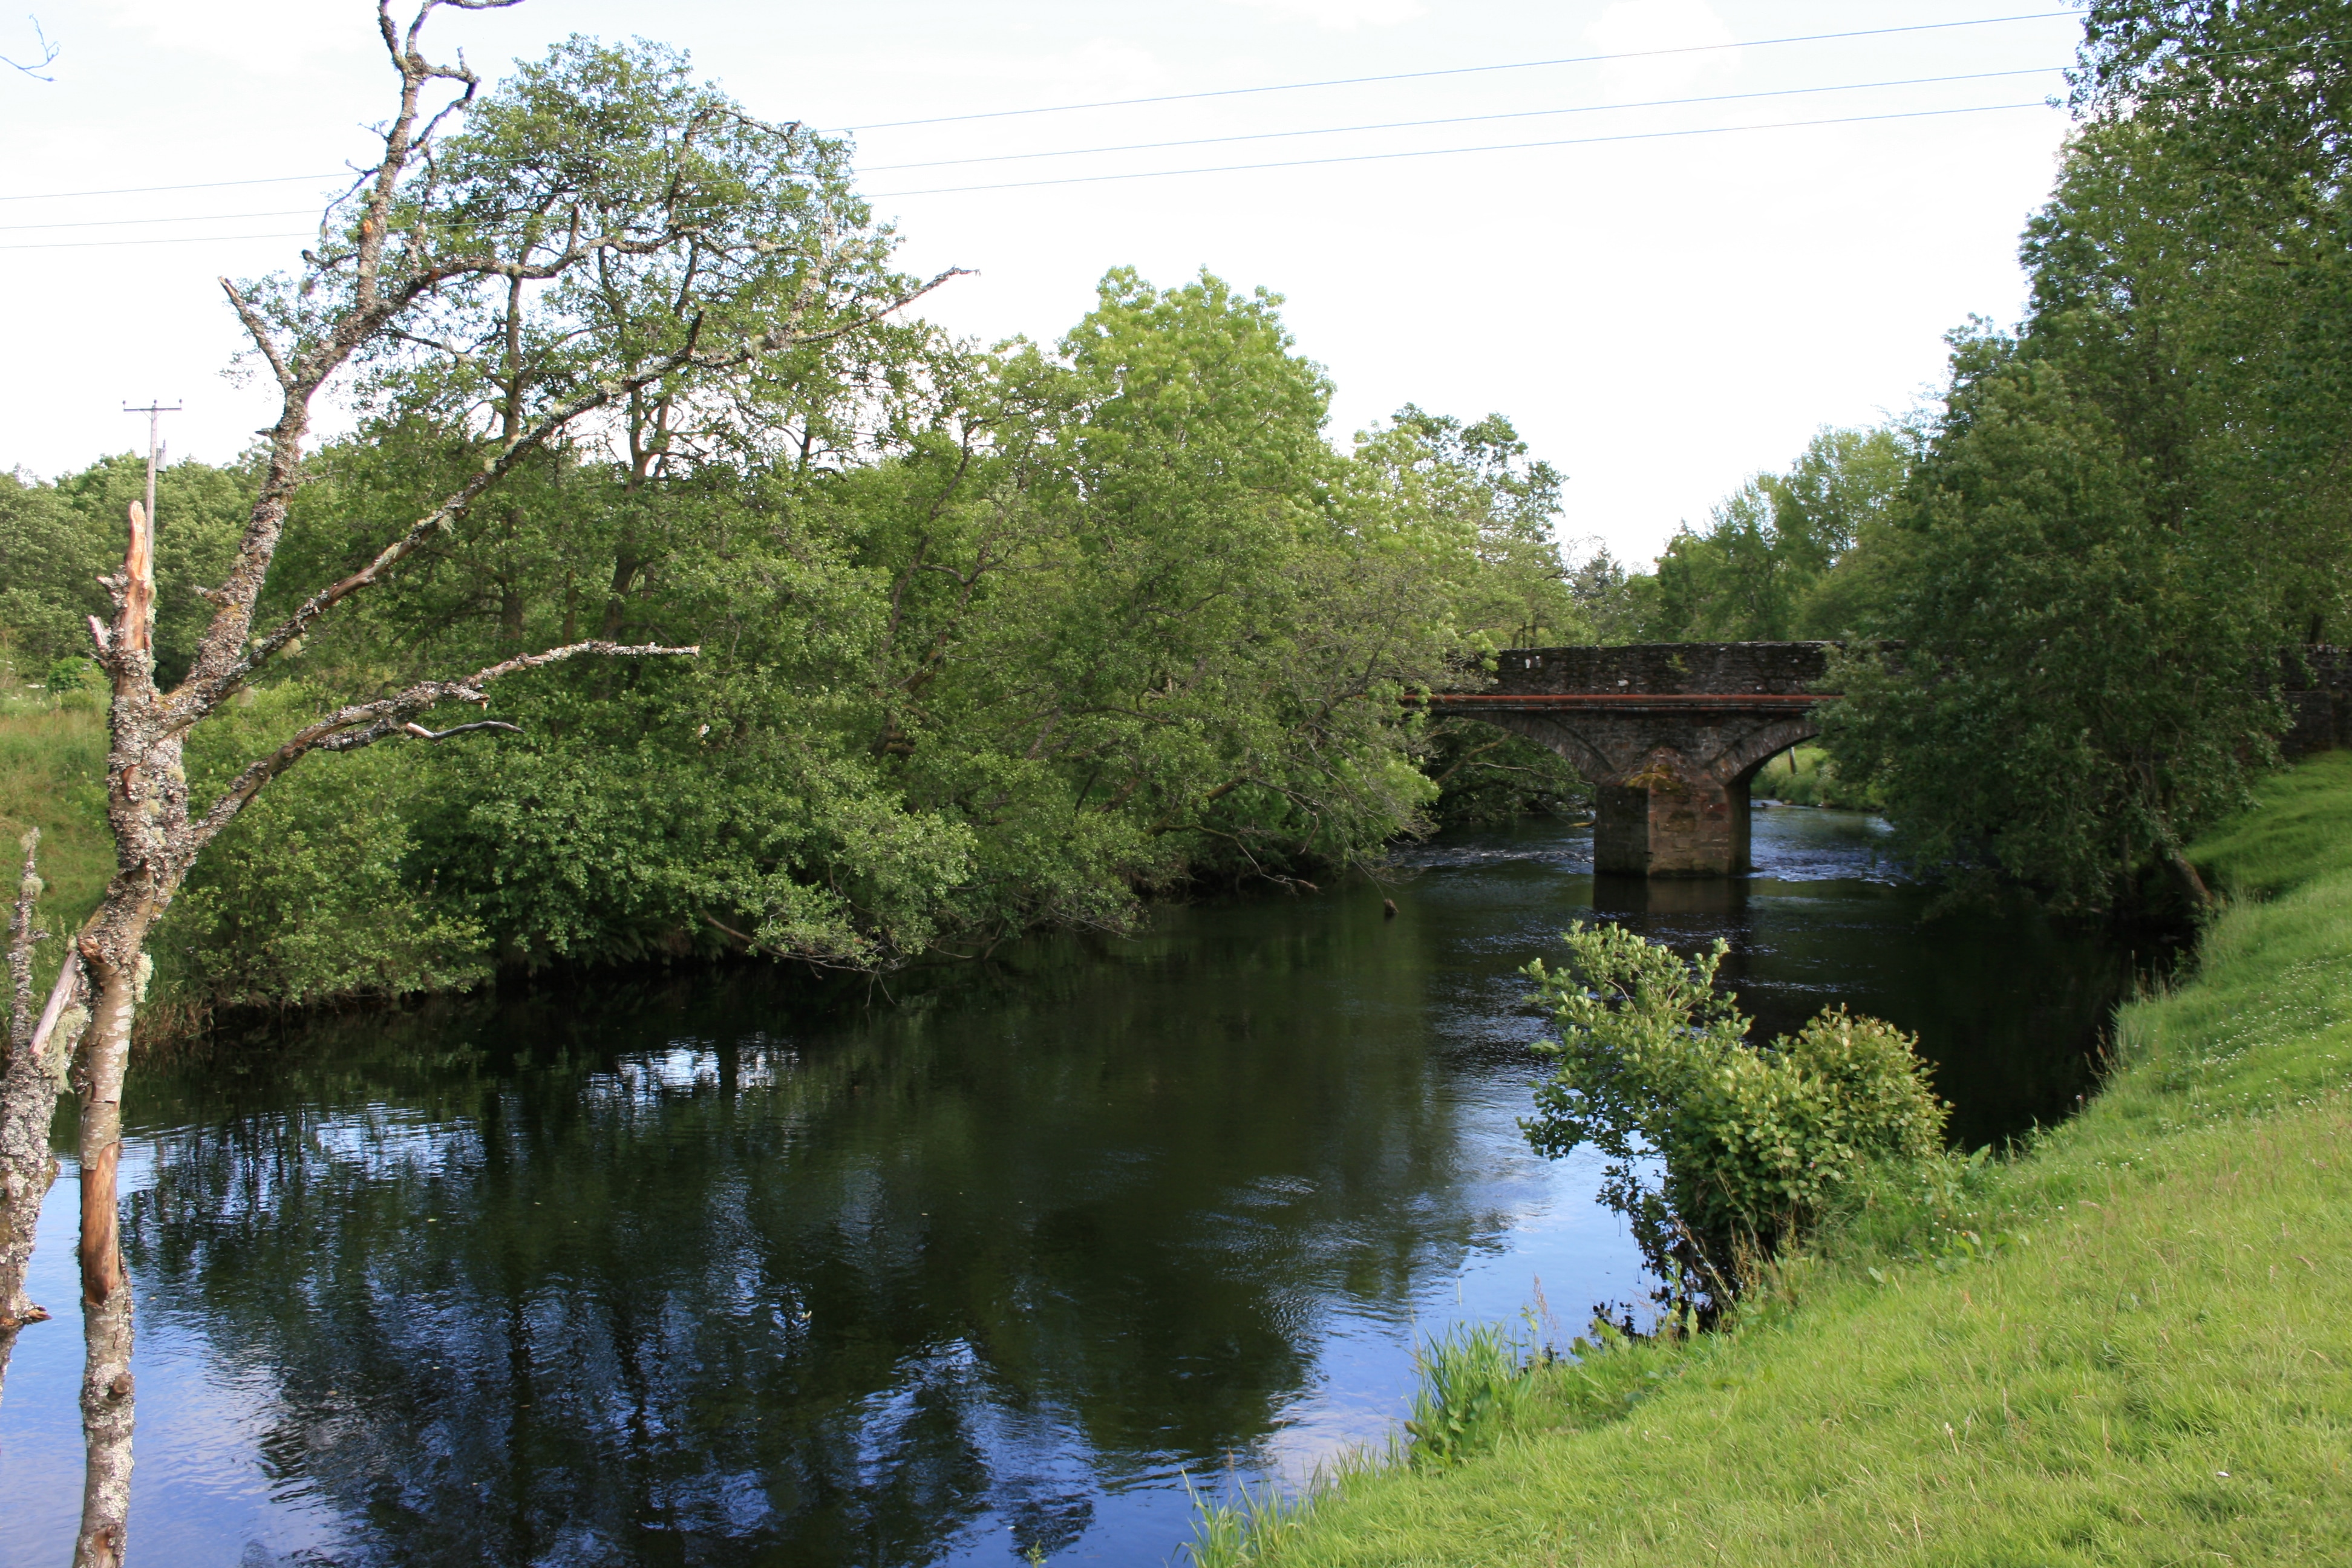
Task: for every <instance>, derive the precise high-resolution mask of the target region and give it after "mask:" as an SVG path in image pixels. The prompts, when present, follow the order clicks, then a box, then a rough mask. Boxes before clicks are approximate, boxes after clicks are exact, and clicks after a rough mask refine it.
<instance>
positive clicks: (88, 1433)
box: [74, 922, 144, 1568]
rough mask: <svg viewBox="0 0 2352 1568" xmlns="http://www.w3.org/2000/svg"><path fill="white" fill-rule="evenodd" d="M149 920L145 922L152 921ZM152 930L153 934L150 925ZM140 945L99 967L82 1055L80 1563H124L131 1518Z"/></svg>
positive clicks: (78, 1566)
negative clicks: (128, 1232)
mask: <svg viewBox="0 0 2352 1568" xmlns="http://www.w3.org/2000/svg"><path fill="white" fill-rule="evenodd" d="M142 924H143V922H142ZM140 934H142V935H143V934H144V932H143V931H141V933H140ZM139 956H140V949H139V948H138V947H136V946H134V947H132V948H131V962H130V963H128V964H125V963H105V962H103V961H102V960H101V961H100V962H99V963H98V964H97V965H96V967H97V968H98V970H99V974H100V979H99V996H98V1007H97V1017H96V1018H95V1020H93V1022H92V1025H91V1027H90V1030H89V1038H88V1040H87V1042H86V1043H85V1045H84V1047H83V1049H82V1054H81V1073H80V1077H81V1085H80V1087H81V1092H82V1107H81V1141H80V1144H79V1157H80V1161H81V1322H82V1340H83V1344H84V1347H85V1353H84V1360H83V1363H82V1376H81V1424H82V1437H83V1441H84V1444H85V1446H86V1448H85V1453H86V1458H85V1468H84V1470H83V1478H82V1494H81V1531H80V1533H79V1535H78V1536H77V1537H76V1538H75V1540H74V1568H121V1563H122V1554H123V1548H124V1545H125V1543H126V1542H127V1540H128V1533H129V1521H130V1517H131V1427H132V1424H133V1419H132V1418H133V1415H134V1414H135V1409H136V1405H137V1396H136V1392H135V1388H134V1385H133V1384H132V1382H131V1276H130V1275H129V1273H128V1272H127V1271H126V1270H125V1269H124V1268H123V1267H122V1247H121V1229H120V1225H121V1221H120V1215H121V1196H120V1193H119V1188H118V1180H117V1179H118V1176H119V1173H120V1171H121V1163H122V1078H123V1069H124V1068H125V1067H126V1066H127V1065H128V1063H129V1061H130V1058H131V1016H132V1014H133V1011H134V1009H135V1008H136V1006H137V1001H138V993H139V988H140V975H139V970H140V967H141V965H140V962H139Z"/></svg>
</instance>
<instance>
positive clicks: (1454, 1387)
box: [1404, 1323, 1549, 1468]
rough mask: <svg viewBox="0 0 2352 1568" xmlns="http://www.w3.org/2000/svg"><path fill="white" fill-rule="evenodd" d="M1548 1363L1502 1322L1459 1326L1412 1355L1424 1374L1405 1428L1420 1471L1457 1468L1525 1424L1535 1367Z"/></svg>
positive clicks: (1419, 1370)
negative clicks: (1449, 1466) (1519, 1424)
mask: <svg viewBox="0 0 2352 1568" xmlns="http://www.w3.org/2000/svg"><path fill="white" fill-rule="evenodd" d="M1547 1359H1549V1358H1548V1357H1546V1356H1545V1355H1544V1354H1543V1352H1540V1351H1538V1349H1536V1347H1534V1346H1532V1345H1530V1344H1528V1342H1526V1339H1525V1337H1524V1336H1522V1335H1518V1334H1515V1333H1514V1332H1513V1331H1511V1330H1509V1329H1508V1328H1507V1327H1505V1326H1503V1325H1501V1324H1499V1323H1458V1324H1456V1325H1454V1328H1452V1329H1450V1330H1449V1331H1446V1332H1445V1333H1444V1335H1442V1336H1441V1337H1439V1338H1438V1339H1435V1340H1433V1341H1431V1342H1429V1343H1428V1344H1427V1345H1424V1346H1423V1348H1422V1349H1421V1350H1419V1351H1418V1352H1415V1353H1414V1357H1413V1363H1414V1366H1415V1369H1416V1371H1417V1372H1418V1373H1419V1375H1420V1384H1419V1386H1418V1387H1417V1388H1416V1389H1415V1390H1414V1392H1413V1396H1412V1419H1410V1420H1408V1421H1407V1422H1406V1423H1405V1424H1404V1429H1405V1434H1406V1436H1407V1437H1408V1438H1409V1439H1410V1440H1411V1447H1410V1449H1409V1452H1410V1454H1411V1456H1412V1462H1413V1463H1414V1464H1415V1465H1418V1466H1423V1467H1425V1468H1443V1467H1444V1466H1447V1465H1458V1464H1460V1463H1461V1462H1462V1461H1463V1460H1465V1459H1466V1458H1470V1457H1471V1456H1472V1455H1474V1454H1481V1453H1485V1452H1486V1451H1487V1450H1489V1449H1491V1448H1492V1447H1494V1446H1495V1443H1496V1439H1497V1438H1499V1437H1500V1436H1502V1435H1503V1434H1504V1433H1505V1432H1507V1431H1508V1430H1509V1429H1510V1428H1511V1427H1512V1426H1515V1425H1517V1422H1518V1421H1519V1420H1521V1419H1523V1418H1524V1416H1525V1415H1526V1413H1527V1411H1528V1407H1529V1405H1531V1403H1532V1399H1531V1396H1532V1394H1534V1392H1535V1387H1534V1383H1533V1380H1532V1379H1531V1378H1530V1377H1529V1376H1528V1373H1529V1371H1530V1370H1531V1368H1532V1367H1534V1366H1537V1365H1540V1364H1542V1363H1543V1362H1544V1361H1545V1360H1547Z"/></svg>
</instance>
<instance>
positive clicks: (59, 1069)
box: [0, 834, 88, 1388]
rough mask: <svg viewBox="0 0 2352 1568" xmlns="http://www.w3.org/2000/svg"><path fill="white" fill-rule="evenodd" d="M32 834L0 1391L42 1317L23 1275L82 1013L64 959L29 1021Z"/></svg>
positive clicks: (0, 1210) (5, 1166)
mask: <svg viewBox="0 0 2352 1568" xmlns="http://www.w3.org/2000/svg"><path fill="white" fill-rule="evenodd" d="M38 837H39V836H38V835H37V834H29V835H27V836H26V844H25V875H24V879H23V880H22V881H21V883H20V884H19V887H18V892H17V898H16V919H15V921H13V922H12V925H11V930H10V932H9V949H8V968H9V971H10V973H9V979H10V981H11V983H12V984H11V990H12V992H13V994H12V996H11V998H10V1003H11V1006H10V1014H9V1020H8V1039H7V1058H6V1066H5V1069H0V1388H5V1385H6V1383H7V1377H8V1358H9V1356H10V1355H11V1354H12V1353H13V1352H15V1351H16V1334H17V1331H19V1330H21V1329H23V1328H24V1327H25V1326H26V1324H28V1323H38V1322H43V1321H47V1318H48V1316H49V1314H48V1313H47V1311H46V1310H44V1309H42V1308H41V1307H40V1306H38V1305H37V1304H36V1303H35V1302H34V1300H33V1299H32V1298H31V1297H30V1296H28V1295H26V1293H25V1274H26V1270H27V1269H28V1268H30V1267H31V1266H32V1261H33V1239H34V1236H35V1233H36V1232H37V1230H38V1228H39V1226H40V1223H41V1203H42V1200H43V1199H45V1198H47V1196H48V1194H49V1188H50V1186H51V1185H52V1184H54V1183H55V1182H56V1181H57V1179H58V1161H57V1156H56V1155H54V1154H52V1153H51V1152H49V1124H50V1122H51V1121H53V1120H55V1118H56V1116H57V1110H58V1090H59V1089H60V1088H61V1086H62V1085H63V1084H64V1082H65V1073H64V1071H63V1068H64V1064H65V1063H66V1062H67V1061H68V1060H69V1059H71V1058H72V1055H73V1050H74V1047H75V1046H76V1045H77V1044H78V1043H79V1040H80V1037H81V1023H82V1020H83V1019H84V1018H85V1017H87V1016H88V1015H87V1014H85V1013H83V1012H82V1011H81V1010H80V1009H79V1007H78V1006H76V1005H75V1004H76V1003H77V1002H78V1001H79V996H80V988H81V975H82V969H81V960H80V958H79V957H78V956H77V955H75V954H73V953H68V954H67V955H66V962H65V964H64V966H63V967H62V968H61V969H59V971H58V980H57V984H56V986H55V987H54V988H53V989H52V990H51V991H50V993H49V1001H48V1005H47V1006H46V1007H44V1008H43V1009H42V1010H41V1014H40V1016H39V1018H38V1020H36V1019H35V1018H33V1017H32V1016H31V1014H32V1004H33V947H34V944H35V943H36V942H38V941H39V940H40V935H41V933H40V932H39V931H37V930H35V929H34V924H33V914H34V904H35V900H37V899H38V897H39V896H40V880H39V879H38V878H37V876H36V875H35V874H34V850H35V846H36V844H37V842H38Z"/></svg>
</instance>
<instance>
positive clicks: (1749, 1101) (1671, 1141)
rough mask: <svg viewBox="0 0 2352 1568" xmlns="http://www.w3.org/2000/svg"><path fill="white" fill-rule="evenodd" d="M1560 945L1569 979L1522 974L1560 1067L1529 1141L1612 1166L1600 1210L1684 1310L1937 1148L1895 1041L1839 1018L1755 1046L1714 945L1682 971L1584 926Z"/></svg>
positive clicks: (1614, 933)
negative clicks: (1593, 1154)
mask: <svg viewBox="0 0 2352 1568" xmlns="http://www.w3.org/2000/svg"><path fill="white" fill-rule="evenodd" d="M1563 940H1564V941H1566V942H1567V943H1568V950H1569V957H1568V961H1567V963H1566V964H1565V965H1563V966H1562V967H1561V968H1559V969H1558V970H1553V969H1549V968H1547V967H1546V966H1545V965H1544V963H1543V961H1542V960H1541V959H1538V960H1536V961H1535V962H1534V963H1530V964H1529V965H1528V970H1527V973H1528V978H1529V979H1531V980H1533V981H1534V982H1535V983H1536V996H1537V998H1538V1000H1539V1001H1541V1002H1542V1003H1544V1004H1545V1005H1548V1006H1549V1007H1550V1008H1551V1009H1552V1020H1553V1023H1554V1025H1555V1026H1556V1027H1557V1028H1558V1029H1559V1039H1558V1040H1557V1041H1554V1042H1549V1043H1548V1044H1546V1045H1545V1046H1544V1047H1541V1048H1542V1049H1543V1051H1544V1052H1545V1053H1546V1054H1547V1055H1548V1056H1549V1057H1550V1058H1553V1059H1554V1060H1555V1061H1556V1062H1557V1064H1558V1065H1557V1067H1556V1068H1554V1069H1553V1072H1552V1075H1551V1077H1549V1079H1546V1080H1545V1081H1544V1082H1543V1083H1542V1084H1540V1085H1539V1086H1538V1088H1537V1090H1536V1114H1535V1115H1534V1116H1533V1117H1531V1118H1529V1119H1528V1121H1526V1122H1524V1123H1523V1125H1524V1126H1525V1128H1526V1130H1527V1133H1528V1142H1529V1143H1531V1144H1533V1145H1534V1147H1535V1148H1536V1150H1537V1151H1538V1152H1540V1153H1543V1154H1546V1155H1549V1156H1551V1157H1554V1158H1558V1157H1559V1156H1560V1155H1563V1154H1567V1153H1569V1152H1571V1151H1573V1150H1575V1149H1576V1148H1578V1147H1579V1146H1580V1145H1583V1144H1587V1143H1590V1144H1591V1145H1592V1146H1593V1148H1595V1149H1596V1150H1598V1151H1599V1152H1601V1155H1602V1156H1603V1157H1604V1158H1605V1159H1607V1160H1608V1162H1609V1164H1608V1166H1607V1167H1606V1170H1605V1173H1604V1177H1603V1181H1602V1184H1601V1201H1602V1202H1603V1203H1605V1204H1607V1205H1609V1206H1610V1207H1612V1208H1613V1209H1615V1210H1617V1211H1618V1212H1619V1213H1620V1214H1622V1215H1624V1216H1625V1218H1626V1220H1627V1222H1628V1223H1629V1224H1630V1225H1631V1226H1633V1235H1634V1237H1635V1239H1636V1240H1637V1241H1638V1242H1639V1243H1640V1245H1641V1247H1642V1249H1643V1255H1644V1257H1645V1258H1648V1259H1649V1261H1650V1263H1651V1265H1652V1267H1653V1268H1654V1269H1655V1270H1656V1271H1657V1272H1658V1273H1659V1274H1660V1275H1661V1276H1663V1277H1667V1278H1669V1280H1670V1284H1673V1283H1675V1282H1676V1281H1679V1287H1678V1288H1677V1289H1675V1294H1676V1295H1677V1296H1678V1297H1704V1298H1706V1299H1708V1300H1711V1302H1712V1305H1713V1306H1714V1307H1717V1308H1720V1307H1721V1306H1723V1305H1726V1304H1727V1302H1728V1299H1729V1297H1730V1296H1731V1295H1732V1294H1733V1293H1734V1292H1735V1291H1736V1289H1738V1285H1739V1282H1740V1276H1741V1275H1742V1274H1743V1273H1744V1272H1746V1271H1747V1268H1748V1261H1747V1260H1748V1259H1751V1258H1769V1257H1770V1256H1771V1255H1772V1254H1773V1253H1774V1252H1775V1251H1776V1250H1778V1249H1779V1248H1780V1247H1781V1246H1783V1245H1784V1244H1786V1243H1788V1242H1790V1241H1792V1240H1794V1239H1795V1238H1796V1237H1800V1236H1801V1235H1803V1234H1804V1233H1805V1232H1806V1231H1807V1230H1809V1229H1810V1228H1811V1227H1812V1226H1814V1225H1816V1224H1817V1223H1818V1222H1819V1221H1820V1220H1821V1219H1822V1216H1823V1215H1826V1214H1827V1213H1828V1212H1830V1210H1831V1208H1832V1205H1834V1204H1836V1203H1837V1202H1838V1201H1839V1200H1840V1198H1841V1196H1842V1194H1844V1193H1845V1191H1846V1190H1847V1189H1849V1188H1850V1187H1851V1186H1852V1185H1853V1183H1854V1182H1855V1181H1856V1180H1857V1179H1858V1178H1859V1177H1861V1176H1862V1175H1864V1173H1867V1172H1868V1171H1870V1170H1871V1169H1873V1168H1874V1167H1878V1166H1884V1165H1902V1164H1906V1163H1914V1162H1916V1161H1919V1160H1921V1159H1924V1158H1926V1157H1927V1156H1929V1155H1931V1154H1933V1153H1934V1152H1936V1151H1937V1148H1938V1147H1940V1142H1941V1135H1942V1132H1943V1126H1944V1117H1945V1115H1946V1108H1945V1107H1944V1106H1943V1104H1942V1103H1941V1102H1940V1101H1938V1100H1937V1099H1936V1098H1935V1096H1934V1095H1933V1094H1932V1093H1931V1092H1930V1091H1929V1090H1928V1088H1927V1071H1926V1068H1925V1066H1924V1064H1923V1063H1922V1062H1921V1061H1920V1060H1919V1058H1918V1057H1917V1056H1916V1054H1915V1047H1916V1042H1915V1041H1914V1040H1913V1039H1912V1037H1909V1036H1907V1035H1906V1034H1904V1033H1903V1032H1902V1031H1901V1030H1899V1029H1896V1028H1895V1027H1893V1026H1891V1025H1887V1024H1884V1023H1881V1022H1879V1021H1878V1020H1877V1019H1874V1018H1857V1017H1854V1016H1851V1015H1849V1014H1847V1013H1846V1012H1845V1010H1844V1009H1843V1008H1842V1007H1832V1008H1829V1009H1826V1010H1824V1011H1823V1012H1822V1013H1821V1014H1819V1015H1818V1016H1815V1017H1813V1018H1812V1019H1811V1020H1810V1021H1809V1022H1808V1023H1806V1025H1805V1026H1803V1027H1802V1028H1801V1029H1800V1030H1798V1031H1797V1033H1796V1034H1794V1035H1791V1036H1783V1037H1780V1038H1778V1039H1776V1040H1774V1041H1772V1042H1771V1044H1769V1046H1759V1045H1757V1044H1754V1043H1752V1042H1750V1041H1749V1039H1748V1019H1747V1018H1746V1017H1744V1016H1742V1015H1741V1014H1740V1012H1739V1010H1738V1006H1737V1005H1735V1003H1734V1002H1733V1000H1732V998H1731V996H1730V994H1728V993H1727V992H1724V991H1720V990H1718V989H1717V986H1716V972H1717V966H1718V965H1719V964H1720V963H1722V960H1723V955H1724V953H1725V952H1727V948H1726V946H1725V944H1724V943H1723V942H1719V941H1718V942H1717V943H1716V944H1715V947H1714V948H1713V950H1712V951H1710V952H1705V953H1702V954H1700V955H1698V956H1697V957H1696V958H1690V959H1685V958H1683V957H1682V956H1680V955H1679V954H1677V953H1675V952H1673V951H1672V950H1671V949H1668V948H1666V947H1665V946H1664V945H1662V944H1660V943H1657V942H1650V941H1648V940H1646V939H1645V938H1643V937H1641V936H1639V935H1636V934H1635V933H1634V932H1633V931H1628V930H1626V929H1624V928H1623V927H1622V926H1587V925H1585V924H1583V923H1582V922H1579V923H1577V924H1576V925H1574V926H1572V927H1571V928H1570V930H1569V931H1567V932H1566V933H1564V937H1563ZM1653 1163H1655V1164H1658V1165H1663V1167H1664V1171H1663V1173H1662V1174H1657V1175H1654V1174H1653V1173H1652V1167H1653Z"/></svg>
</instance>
